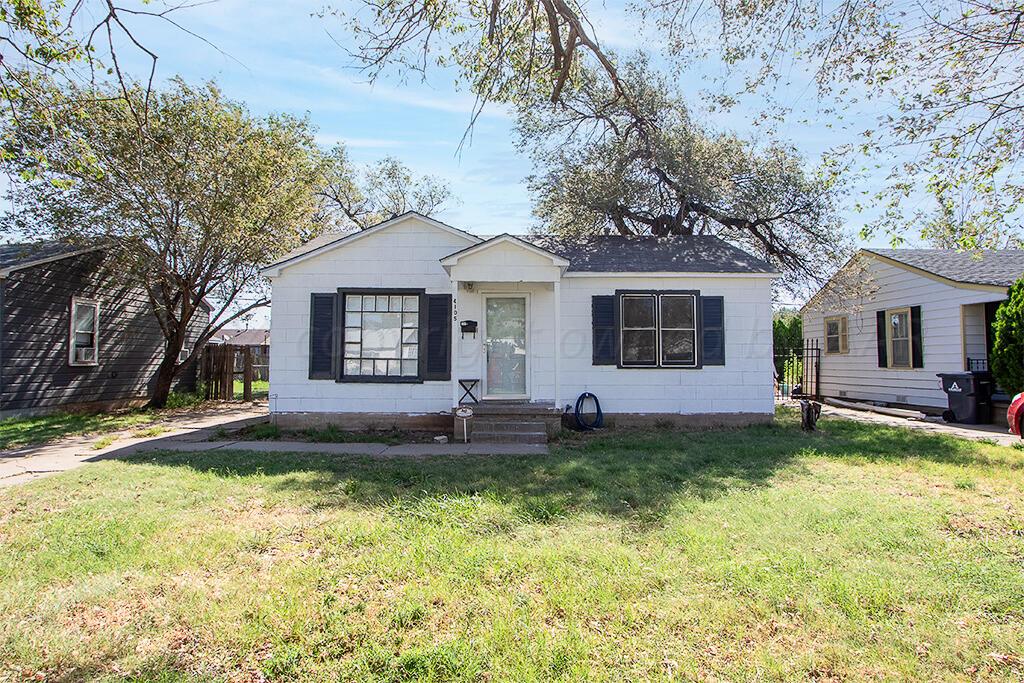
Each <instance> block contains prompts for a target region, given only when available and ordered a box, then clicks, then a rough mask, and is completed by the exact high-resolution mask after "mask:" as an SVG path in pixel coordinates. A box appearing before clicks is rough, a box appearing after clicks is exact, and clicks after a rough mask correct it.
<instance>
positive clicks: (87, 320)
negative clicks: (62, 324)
mask: <svg viewBox="0 0 1024 683" xmlns="http://www.w3.org/2000/svg"><path fill="white" fill-rule="evenodd" d="M99 329H100V305H99V303H98V302H96V301H87V300H85V299H72V300H71V333H70V340H69V342H70V343H69V346H70V349H71V352H70V357H69V362H70V363H71V365H96V363H97V362H98V360H99Z"/></svg>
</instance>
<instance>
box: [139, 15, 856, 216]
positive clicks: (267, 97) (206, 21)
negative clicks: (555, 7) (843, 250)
mask: <svg viewBox="0 0 1024 683" xmlns="http://www.w3.org/2000/svg"><path fill="white" fill-rule="evenodd" d="M322 6H323V4H322V3H321V2H288V1H283V0H282V1H280V2H246V1H245V0H219V1H217V2H213V3H211V4H207V5H203V6H199V7H193V8H188V9H183V10H180V11H179V12H177V13H175V14H174V15H173V16H174V18H175V20H176V21H178V22H180V23H181V24H182V25H183V26H185V27H186V28H188V29H189V30H191V31H194V32H195V33H196V34H198V35H200V36H202V37H203V38H205V39H206V40H208V41H210V42H211V43H213V44H214V45H215V46H216V47H217V48H218V49H214V48H212V47H210V46H208V45H206V44H204V43H203V42H202V41H200V40H197V39H194V38H191V37H189V36H187V35H185V34H184V33H182V32H181V31H179V30H177V29H175V28H174V27H172V26H170V25H168V24H166V23H163V22H158V21H148V22H145V21H142V20H139V21H138V22H137V23H136V24H135V25H134V26H135V27H136V29H137V31H138V33H139V35H140V37H141V38H142V40H143V42H144V43H145V44H146V46H147V47H149V48H151V49H153V50H154V51H155V52H157V53H158V54H159V57H160V58H159V63H158V72H157V74H158V77H159V78H161V79H166V78H169V77H171V76H173V75H175V74H180V75H182V76H184V77H185V78H186V79H188V80H190V81H200V80H204V79H209V78H215V79H216V80H217V81H218V82H219V83H220V85H221V86H222V87H223V89H224V90H225V92H226V93H227V94H228V95H229V96H230V97H232V98H234V99H238V100H243V101H245V102H246V103H248V105H249V107H250V108H251V109H252V110H253V111H255V112H257V113H266V112H272V111H284V112H290V113H293V114H298V115H303V114H306V113H307V112H308V114H309V116H310V117H311V119H312V120H313V122H314V123H315V124H316V125H317V126H318V128H319V130H320V133H319V135H320V138H319V139H320V141H321V142H322V143H323V144H324V145H331V144H333V143H335V142H337V141H344V142H345V143H346V145H347V146H348V149H349V151H350V155H351V157H352V159H353V160H355V161H357V162H372V161H375V160H377V159H379V158H381V157H383V156H386V155H393V156H396V157H398V158H400V159H401V160H402V161H403V162H404V163H406V164H407V165H408V166H410V167H411V168H412V169H413V170H414V171H415V172H417V173H426V174H432V175H436V176H439V177H441V178H443V179H445V180H446V181H447V182H448V183H449V184H450V186H451V188H452V192H453V195H454V197H455V198H456V200H457V202H458V203H457V204H454V205H453V206H451V207H448V208H447V209H446V210H445V211H443V213H442V215H441V218H443V219H444V220H446V221H447V222H449V223H451V224H453V225H456V226H458V227H461V228H464V229H467V230H470V231H473V232H478V233H484V234H494V233H498V232H505V231H507V232H513V233H517V232H525V231H527V230H528V229H529V228H530V227H531V225H532V223H533V218H532V215H531V212H530V197H529V194H528V192H527V191H526V188H525V185H524V183H523V179H524V177H525V176H526V175H527V174H528V173H529V172H530V165H529V162H528V160H527V159H525V158H524V157H523V156H522V155H520V154H519V153H518V152H517V151H516V150H515V148H514V146H513V144H512V132H511V131H512V120H511V118H510V116H509V115H508V113H507V112H506V111H505V110H503V109H502V108H500V107H498V106H488V107H487V108H486V109H485V110H484V113H483V115H482V116H481V117H480V119H479V120H478V122H477V124H476V126H475V128H474V130H473V132H472V140H471V141H470V143H469V144H467V145H465V146H463V148H462V150H461V152H460V151H459V142H460V140H461V139H462V136H463V134H464V133H465V132H466V127H467V124H468V122H469V117H470V112H471V110H472V107H473V97H472V95H471V94H469V93H468V92H464V91H460V90H458V89H456V87H455V85H454V74H452V73H448V72H444V71H440V70H435V71H433V72H431V73H430V74H429V75H428V82H426V83H424V82H422V81H421V79H420V77H419V76H418V75H413V76H410V77H408V78H404V79H403V78H402V77H401V76H400V75H398V74H391V75H388V76H387V77H385V78H383V79H381V80H378V81H377V82H376V83H374V84H372V85H371V84H369V83H367V82H366V77H365V76H364V75H363V74H361V73H359V72H357V71H355V70H354V69H353V68H352V63H351V58H350V57H349V56H348V55H347V54H346V52H345V50H344V48H343V47H342V46H339V45H338V44H337V43H336V42H335V41H338V42H341V43H342V44H344V42H345V41H347V40H348V39H349V34H348V31H347V30H346V28H345V26H344V25H343V24H342V20H341V19H338V18H336V17H328V18H324V19H322V18H320V17H317V16H313V14H314V13H315V12H316V11H317V10H318V9H320V8H321V7H322ZM336 6H337V7H339V8H341V9H345V8H346V7H347V8H349V9H351V8H352V7H353V5H351V4H349V5H346V0H337V5H336ZM589 16H590V17H591V18H592V20H594V22H595V24H596V28H597V33H598V37H599V38H600V40H601V42H602V43H603V45H604V46H606V47H607V48H609V49H613V50H616V51H619V52H628V51H631V50H635V49H637V48H638V47H640V46H641V45H643V44H644V43H645V42H648V44H655V43H654V42H653V41H652V39H650V37H648V41H645V36H643V35H642V34H641V32H640V31H639V30H638V29H637V25H636V24H635V22H634V21H632V20H630V19H629V18H628V17H627V15H626V13H625V12H624V11H622V9H621V8H617V7H616V6H614V5H612V4H595V5H592V6H591V8H590V10H589ZM328 31H330V34H329V33H328ZM332 36H333V37H332ZM222 52H223V53H224V54H222ZM130 54H131V53H125V54H124V56H126V57H127V56H129V55H130ZM129 64H130V65H131V66H132V67H133V68H134V69H135V70H136V71H137V72H141V70H142V69H143V68H144V67H145V64H144V62H143V61H142V60H141V59H138V55H137V54H136V55H131V59H130V60H129ZM712 68H717V67H716V66H715V65H713V64H709V65H706V67H705V68H703V69H702V71H703V73H702V72H698V71H693V72H688V73H686V74H684V75H683V77H682V78H681V80H680V82H679V84H678V85H679V88H680V90H681V91H682V92H683V93H684V94H686V93H696V91H697V90H698V89H699V88H700V87H701V76H702V75H706V74H707V73H710V70H711V69H712ZM790 89H791V92H789V91H785V90H784V91H783V92H782V95H783V97H785V98H786V99H787V100H788V101H789V102H791V103H797V104H798V105H805V106H810V107H813V106H814V93H813V88H807V87H806V79H803V80H802V81H801V80H800V79H795V80H794V83H793V84H792V85H791V86H790ZM693 100H694V104H696V103H697V98H696V97H694V98H693ZM758 105H759V102H758V101H757V100H756V99H754V98H748V99H747V100H746V101H744V106H741V107H739V108H737V109H735V110H733V111H732V112H730V113H728V114H726V115H716V116H715V118H714V119H713V123H714V125H715V126H717V127H721V128H728V129H731V130H735V131H737V132H739V133H740V134H743V135H746V134H752V133H753V132H754V131H753V128H752V127H751V125H750V123H749V121H751V120H752V119H753V118H754V117H755V115H756V113H757V111H758ZM793 118H794V120H797V119H798V118H800V117H793ZM848 123H849V124H850V125H851V126H852V128H853V129H854V130H857V129H859V128H860V127H863V126H869V125H870V119H869V118H867V117H860V118H858V117H853V118H852V119H851V120H850V121H848ZM781 134H782V136H783V137H784V138H785V139H788V140H789V141H790V142H792V143H793V144H795V145H796V146H797V147H798V148H799V149H800V150H801V151H802V152H803V153H804V154H805V155H806V156H807V158H808V159H809V160H810V161H812V162H813V161H814V160H816V158H817V157H818V156H820V154H821V153H822V152H823V151H825V150H826V149H827V148H828V147H829V146H830V145H831V144H835V143H836V142H837V141H839V140H842V139H844V138H847V137H849V135H848V134H847V133H843V132H841V131H837V130H836V129H833V128H829V127H827V126H826V125H823V124H821V123H814V124H801V123H793V124H789V125H786V126H784V127H783V128H782V130H781ZM846 217H847V219H848V229H849V230H850V232H851V234H853V233H856V232H857V231H858V230H859V228H860V226H861V225H862V224H863V222H864V220H865V217H864V216H863V215H858V214H855V213H853V212H852V211H849V212H847V213H846Z"/></svg>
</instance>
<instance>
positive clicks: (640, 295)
mask: <svg viewBox="0 0 1024 683" xmlns="http://www.w3.org/2000/svg"><path fill="white" fill-rule="evenodd" d="M626 299H649V300H650V301H651V305H652V315H651V318H652V321H653V322H654V325H653V326H651V327H626V315H625V312H624V308H625V306H624V304H625V302H626ZM619 320H620V321H621V322H620V324H619V364H620V365H621V366H622V367H624V368H656V367H658V360H659V359H660V358H661V344H660V343H659V337H660V336H661V334H660V333H659V331H658V295H657V294H654V293H653V292H652V293H645V292H636V293H629V294H620V295H619ZM634 330H640V331H643V332H648V331H649V332H653V333H654V358H652V359H651V361H650V362H647V361H641V362H637V361H627V360H626V358H625V356H623V353H624V352H625V349H626V345H625V343H624V342H625V339H626V332H628V331H634Z"/></svg>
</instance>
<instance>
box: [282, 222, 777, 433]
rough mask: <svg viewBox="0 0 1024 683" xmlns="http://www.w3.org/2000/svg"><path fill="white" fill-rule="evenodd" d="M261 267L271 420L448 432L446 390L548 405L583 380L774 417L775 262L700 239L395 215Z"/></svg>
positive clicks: (640, 411)
mask: <svg viewBox="0 0 1024 683" xmlns="http://www.w3.org/2000/svg"><path fill="white" fill-rule="evenodd" d="M263 272H264V274H265V275H266V276H268V277H269V278H270V279H271V281H272V285H273V293H272V302H271V310H272V313H271V332H270V338H271V344H270V349H271V351H270V353H271V362H270V368H271V371H270V410H271V412H272V413H273V414H274V415H275V418H276V419H277V421H278V423H279V424H286V425H296V426H297V425H305V424H317V423H336V424H341V425H345V426H350V427H355V426H390V425H398V426H406V427H415V426H420V427H424V428H426V427H437V428H446V429H449V430H450V429H451V427H452V410H453V408H454V407H456V406H457V405H459V404H460V402H471V401H472V400H473V399H474V398H475V399H479V400H480V401H481V402H482V403H481V404H479V406H478V410H480V409H482V407H483V405H484V404H487V403H492V405H493V402H495V401H500V402H502V404H505V405H507V404H508V403H509V402H515V403H517V404H521V405H526V406H530V407H531V408H532V409H534V410H546V411H548V412H549V413H550V414H553V415H556V416H557V415H558V414H559V413H560V412H561V410H560V407H561V406H564V405H565V404H567V403H573V402H574V401H575V400H576V398H577V396H578V395H579V394H581V393H582V392H585V391H589V392H592V393H594V394H595V395H597V397H598V398H599V399H600V401H601V407H602V409H603V410H604V412H605V414H606V415H609V416H614V415H623V414H631V415H638V416H640V415H649V416H666V415H670V416H680V415H682V416H697V417H696V418H694V421H697V422H702V423H704V424H747V423H752V422H766V421H770V420H771V418H772V416H773V414H774V405H773V391H772V389H773V387H772V382H773V377H772V306H771V303H772V298H771V283H772V279H773V278H774V277H776V276H777V273H775V272H774V269H773V268H772V267H771V266H770V265H769V264H768V263H766V262H764V261H762V260H760V259H757V258H755V257H753V256H751V255H749V254H747V253H745V252H743V251H741V250H739V249H736V248H735V247H732V246H730V245H728V244H727V243H725V242H723V241H722V240H719V239H717V238H714V237H704V236H701V237H688V238H685V237H675V238H661V239H659V238H626V237H618V236H606V237H593V238H587V239H583V240H578V241H574V242H558V243H556V242H548V243H544V244H541V243H539V242H538V243H531V242H528V241H526V240H524V239H522V238H519V237H515V236H512V235H499V236H497V237H493V238H491V239H483V238H481V237H478V236H476V235H472V234H470V233H468V232H464V231H462V230H458V229H456V228H453V227H451V226H448V225H445V224H444V223H441V222H439V221H436V220H433V219H430V218H427V217H425V216H421V215H419V214H415V213H407V214H403V215H401V216H399V217H397V218H394V219H392V220H389V221H387V222H384V223H381V224H380V225H377V226H375V227H372V228H369V229H367V230H364V231H361V232H355V233H348V234H334V235H326V236H323V237H320V238H317V239H316V240H314V241H312V242H310V243H308V244H306V245H305V246H303V247H302V248H300V249H298V250H296V251H295V252H293V253H291V254H289V255H288V256H286V257H285V258H283V259H282V260H281V261H279V262H277V263H274V264H273V265H270V266H268V267H267V268H266V269H265V270H264V271H263ZM474 328H475V329H474ZM460 380H461V384H460ZM473 380H476V382H477V383H476V384H475V385H473ZM462 385H466V386H470V387H471V392H469V393H471V396H470V395H469V393H468V392H467V389H466V388H465V386H462ZM683 421H685V420H683Z"/></svg>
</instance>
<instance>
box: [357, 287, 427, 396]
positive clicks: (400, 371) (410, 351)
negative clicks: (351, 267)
mask: <svg viewBox="0 0 1024 683" xmlns="http://www.w3.org/2000/svg"><path fill="white" fill-rule="evenodd" d="M344 302H345V303H344V307H345V333H344V335H345V336H344V349H343V358H344V364H343V366H342V376H343V377H361V378H366V377H373V378H392V379H398V380H400V379H403V378H404V379H415V378H417V377H418V375H419V357H420V338H419V327H420V313H419V311H420V297H419V295H416V294H400V293H398V294H345V295H344Z"/></svg>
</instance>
